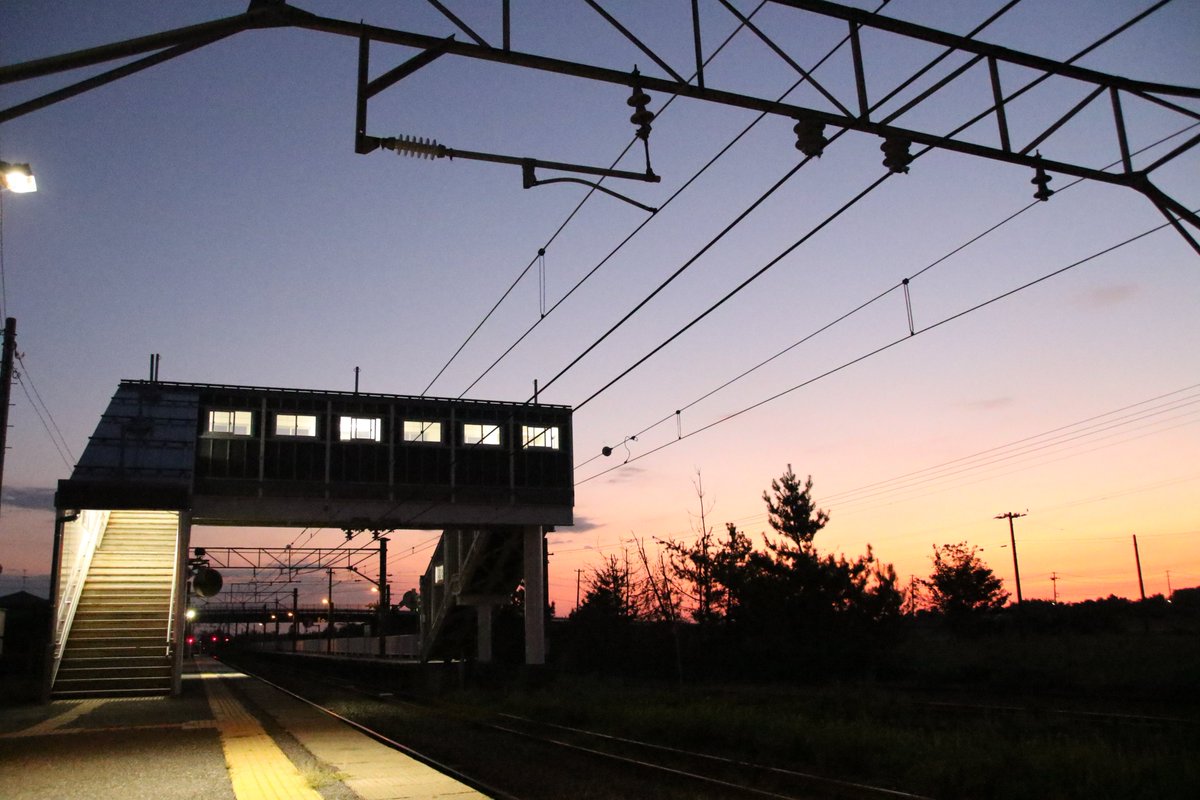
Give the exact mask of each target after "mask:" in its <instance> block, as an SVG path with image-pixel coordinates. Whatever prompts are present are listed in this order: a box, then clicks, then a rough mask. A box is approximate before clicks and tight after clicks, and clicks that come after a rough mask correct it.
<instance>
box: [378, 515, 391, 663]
mask: <svg viewBox="0 0 1200 800" xmlns="http://www.w3.org/2000/svg"><path fill="white" fill-rule="evenodd" d="M387 543H388V540H387V537H385V536H380V537H379V609H378V610H379V655H380V656H386V655H387V636H385V635H384V632H383V625H384V623H385V622H386V621H387V617H388V612H389V611H391V605H392V600H391V598H390V597H388V583H387Z"/></svg>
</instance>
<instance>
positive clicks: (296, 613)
mask: <svg viewBox="0 0 1200 800" xmlns="http://www.w3.org/2000/svg"><path fill="white" fill-rule="evenodd" d="M299 626H300V590H299V589H297V588H296V587H295V586H293V587H292V652H293V653H294V652H296V648H297V646H298V644H297V639H298V637H299V633H300V628H299Z"/></svg>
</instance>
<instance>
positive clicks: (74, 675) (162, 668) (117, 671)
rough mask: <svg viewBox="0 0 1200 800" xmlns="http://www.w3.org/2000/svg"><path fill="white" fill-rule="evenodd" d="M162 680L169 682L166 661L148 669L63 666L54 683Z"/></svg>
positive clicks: (169, 668) (169, 669)
mask: <svg viewBox="0 0 1200 800" xmlns="http://www.w3.org/2000/svg"><path fill="white" fill-rule="evenodd" d="M154 678H158V679H163V678H165V679H166V680H167V681H170V680H171V662H169V661H167V662H165V663H162V664H155V665H153V666H148V667H131V666H120V667H74V666H70V667H68V666H67V665H65V664H64V665H63V666H61V667H59V669H58V679H57V681H56V683H58V682H61V683H62V685H64V686H65V685H67V684H68V683H69V682H70V681H96V680H139V681H140V680H146V679H154Z"/></svg>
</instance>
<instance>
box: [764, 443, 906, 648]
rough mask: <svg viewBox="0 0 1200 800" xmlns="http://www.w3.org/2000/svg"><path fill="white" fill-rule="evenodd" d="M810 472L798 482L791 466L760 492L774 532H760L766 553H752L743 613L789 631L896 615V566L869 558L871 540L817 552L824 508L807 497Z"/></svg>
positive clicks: (826, 516)
mask: <svg viewBox="0 0 1200 800" xmlns="http://www.w3.org/2000/svg"><path fill="white" fill-rule="evenodd" d="M812 486H813V482H812V477H811V476H809V477H808V478H806V479H805V480H804V482H803V483H801V481H800V479H799V478H798V477H797V476H796V474H795V472H794V471H793V470H792V466H791V464H789V465H788V468H787V471H786V472H784V473H783V475H782V476H781V477H780V478H779V479H777V480H773V481H771V490H770V491H769V492H763V501H764V502H765V503H766V504H767V521H768V522H769V523H770V525H771V527H772V528H773V529H774V530H775V533H776V534H777V537H775V538H772V537H769V536H766V535H764V536H763V540H764V543H765V546H766V552H765V553H764V552H752V553H750V554H749V555H748V557H747V559H746V563H747V567H748V568H749V576H748V586H747V587H745V590H744V594H745V595H746V598H745V599H746V601H748V602H753V603H754V604H755V605H756V606H758V607H757V608H754V609H747V610H746V611H747V613H746V616H747V617H750V618H755V617H757V618H758V619H757V622H758V623H759V624H762V625H769V626H771V627H772V628H775V629H779V628H788V629H791V630H792V631H793V632H796V633H799V632H802V631H812V630H815V629H824V630H829V629H830V626H831V625H832V624H833V623H834V621H835V620H841V621H842V622H846V621H850V620H852V619H857V620H860V621H879V620H883V619H888V618H893V617H897V616H899V614H900V606H901V604H902V602H903V597H902V595H901V594H900V592H899V590H898V589H897V587H896V583H897V580H896V572H895V569H894V568H893V567H892V566H891V565H890V564H883V563H880V562H879V561H877V560H876V558H875V554H874V552H873V551H872V550H871V548H870V546H869V545H868V547H867V552H866V554H865V555H863V556H860V557H858V558H856V559H854V560H847V559H846V557H845V556H841V555H839V556H835V555H832V554H830V555H825V556H822V555H821V554H820V553H819V552H818V550H817V546H816V543H815V541H814V540H815V538H816V535H817V534H818V533H820V531H821V530H822V529H823V528H824V527H825V525H826V524H828V522H829V513H828V512H827V511H824V510H821V509H819V508H817V507H816V505H815V503H814V502H813V500H812Z"/></svg>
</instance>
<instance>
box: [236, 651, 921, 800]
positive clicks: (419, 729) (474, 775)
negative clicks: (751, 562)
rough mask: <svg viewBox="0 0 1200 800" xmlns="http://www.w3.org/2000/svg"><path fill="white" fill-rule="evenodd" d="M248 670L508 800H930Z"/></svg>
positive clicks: (335, 682)
mask: <svg viewBox="0 0 1200 800" xmlns="http://www.w3.org/2000/svg"><path fill="white" fill-rule="evenodd" d="M239 669H242V670H243V671H245V672H247V674H250V675H251V676H252V677H254V678H257V679H258V680H261V681H264V682H266V683H269V684H271V685H272V686H275V687H276V688H279V689H281V690H283V691H286V692H288V693H289V694H291V695H292V696H294V697H297V698H298V699H300V700H303V701H304V702H306V703H309V704H310V705H313V706H314V707H316V708H318V709H320V710H321V711H323V712H325V713H327V714H331V715H333V716H334V717H336V718H338V719H340V720H342V721H344V722H346V723H347V724H349V725H352V726H353V727H355V728H356V729H358V730H359V731H361V732H363V733H365V734H367V735H368V736H371V737H372V738H374V739H376V740H377V741H379V742H381V743H383V744H386V745H388V746H390V747H394V748H396V749H398V750H401V751H402V752H404V753H406V754H408V755H410V756H411V757H413V758H416V759H417V760H419V761H422V762H423V763H425V764H428V765H429V766H431V767H433V768H435V769H438V770H440V771H442V772H444V773H446V774H448V775H451V776H452V777H454V778H456V779H458V780H460V781H461V782H463V783H466V784H467V785H469V786H472V787H473V788H475V789H476V790H478V791H480V792H482V793H484V794H486V795H488V796H490V797H495V798H503V799H504V800H539V799H540V798H547V800H549V798H561V797H573V798H594V800H606V799H607V798H646V797H654V798H664V799H666V800H673V799H674V798H679V799H680V800H683V798H696V799H697V800H703V799H705V798H722V799H725V798H743V797H745V798H764V797H766V798H777V799H779V800H801V799H803V798H852V799H853V798H863V799H864V800H869V799H871V798H878V799H880V800H882V799H884V798H887V799H888V800H929V799H928V798H925V797H923V796H922V795H917V794H912V793H908V792H904V791H900V790H898V789H894V788H889V787H882V786H872V785H869V784H866V783H862V782H856V781H851V780H845V779H842V778H836V777H830V776H824V775H818V774H814V773H811V772H804V771H799V770H795V769H790V768H788V767H785V766H777V765H769V764H758V763H751V762H748V761H743V760H739V759H735V758H728V757H725V756H722V755H717V754H712V753H703V752H696V751H692V750H687V749H683V748H678V747H673V746H670V745H666V744H661V743H655V742H647V741H640V740H636V739H631V738H626V737H621V736H614V735H612V734H607V733H602V732H598V731H591V730H586V729H584V728H578V727H569V726H563V725H556V724H552V723H548V722H543V721H539V720H534V719H530V718H527V717H520V716H515V715H509V714H481V713H477V712H475V711H471V710H464V709H460V708H451V707H447V706H441V705H437V704H430V703H425V702H420V703H418V702H414V701H412V700H409V699H405V698H402V697H397V696H395V695H392V694H388V693H383V692H380V691H379V690H378V689H377V688H374V687H371V686H363V685H358V684H356V683H355V682H353V681H351V680H347V679H345V678H331V677H329V676H328V675H321V676H319V677H318V676H307V675H304V674H301V673H297V672H296V671H294V670H288V671H286V672H285V671H281V670H275V669H271V668H269V667H267V666H266V665H263V664H252V665H249V664H248V665H247V666H245V667H243V666H239Z"/></svg>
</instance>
